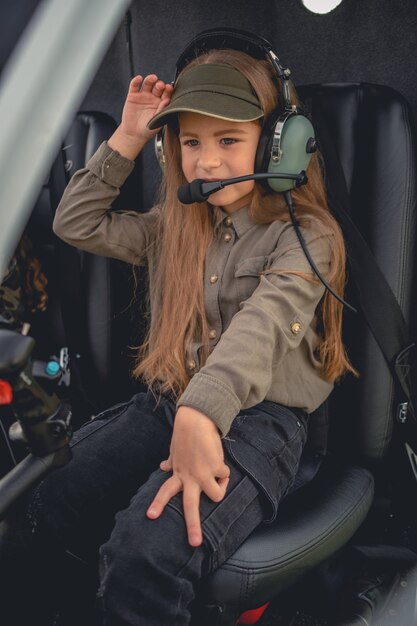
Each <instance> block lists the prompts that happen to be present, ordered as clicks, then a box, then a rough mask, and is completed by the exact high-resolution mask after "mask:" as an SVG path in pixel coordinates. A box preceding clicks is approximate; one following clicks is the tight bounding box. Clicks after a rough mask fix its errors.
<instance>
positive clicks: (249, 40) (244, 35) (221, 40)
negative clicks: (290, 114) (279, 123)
mask: <svg viewBox="0 0 417 626" xmlns="http://www.w3.org/2000/svg"><path fill="white" fill-rule="evenodd" d="M229 48H230V49H232V50H240V51H241V52H246V53H247V54H248V55H249V56H251V57H253V58H255V59H259V60H262V59H264V60H268V61H270V62H271V63H272V65H273V67H274V69H275V71H276V73H277V75H278V78H279V79H280V80H281V82H282V92H283V98H284V108H285V109H293V106H292V104H291V96H290V89H289V84H288V82H289V79H290V76H291V72H290V70H289V69H288V68H286V69H284V68H283V66H282V65H281V63H280V61H279V58H278V56H277V55H276V54H275V53H274V52H273V50H272V45H271V44H270V43H269V41H268V40H267V39H264V37H260V36H258V35H254V34H253V33H249V32H247V31H245V30H239V29H237V28H210V29H208V30H204V31H203V32H201V33H199V34H198V35H197V36H196V37H194V39H192V40H191V41H190V43H189V44H188V45H187V47H186V48H185V50H184V51H183V52H182V53H181V55H180V57H179V59H178V61H177V65H176V74H175V80H176V79H177V77H178V75H179V74H180V73H181V72H182V70H183V69H184V68H185V67H186V66H187V65H188V63H190V61H192V60H193V59H195V58H196V57H198V56H200V55H201V54H204V53H206V52H209V50H213V49H217V50H218V49H229ZM174 82H175V81H174Z"/></svg>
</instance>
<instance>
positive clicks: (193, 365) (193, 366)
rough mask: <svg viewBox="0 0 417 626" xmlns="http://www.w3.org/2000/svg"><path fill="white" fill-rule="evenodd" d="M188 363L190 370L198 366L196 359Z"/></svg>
mask: <svg viewBox="0 0 417 626" xmlns="http://www.w3.org/2000/svg"><path fill="white" fill-rule="evenodd" d="M187 365H188V369H189V370H191V371H194V370H195V368H196V367H197V364H196V362H195V361H193V360H191V361H188V363H187Z"/></svg>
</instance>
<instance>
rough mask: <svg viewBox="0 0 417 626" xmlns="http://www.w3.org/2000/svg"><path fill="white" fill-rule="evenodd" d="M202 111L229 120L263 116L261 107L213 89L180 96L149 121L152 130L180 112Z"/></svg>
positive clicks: (256, 118) (239, 120)
mask: <svg viewBox="0 0 417 626" xmlns="http://www.w3.org/2000/svg"><path fill="white" fill-rule="evenodd" d="M186 112H188V113H200V114H201V115H207V116H209V117H215V118H218V119H221V120H227V121H229V122H253V121H255V120H258V119H260V118H261V117H262V116H263V112H262V110H261V108H260V107H258V106H256V105H254V104H251V103H250V102H247V101H245V100H242V99H240V98H237V97H235V96H231V95H229V94H223V93H214V92H212V91H201V92H196V91H194V92H192V93H188V94H184V95H183V96H179V97H178V98H176V99H175V102H174V103H172V104H169V105H168V106H167V107H166V108H165V109H164V110H163V111H161V112H160V113H158V114H157V115H155V116H154V117H153V118H152V119H151V120H150V121H149V123H148V128H149V129H150V130H156V129H157V128H160V127H161V126H164V124H168V123H169V122H170V120H172V118H173V117H174V116H175V115H177V114H178V113H186Z"/></svg>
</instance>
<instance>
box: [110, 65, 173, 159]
mask: <svg viewBox="0 0 417 626" xmlns="http://www.w3.org/2000/svg"><path fill="white" fill-rule="evenodd" d="M172 91H173V87H172V85H171V84H170V83H165V82H164V81H163V80H159V79H158V76H157V75H156V74H149V75H148V76H146V77H145V78H143V77H142V76H140V75H138V76H135V77H134V78H133V79H132V80H131V82H130V85H129V91H128V94H127V97H126V101H125V104H124V107H123V113H122V121H121V123H120V126H119V127H118V128H117V129H116V131H115V132H114V133H113V135H112V136H111V137H110V139H109V141H108V144H109V146H110V148H112V149H113V150H117V151H118V152H120V154H122V155H123V156H125V157H127V158H129V159H132V160H133V159H135V158H136V157H137V155H138V154H139V152H140V151H141V150H142V148H143V146H144V145H145V144H146V142H147V141H149V139H151V138H152V137H153V136H154V135H155V134H156V133H157V131H156V130H149V129H148V128H147V124H148V122H149V120H150V119H151V118H152V117H153V116H154V115H156V114H157V113H159V112H160V111H162V109H164V108H165V107H166V106H167V105H168V104H169V103H170V101H171V96H172Z"/></svg>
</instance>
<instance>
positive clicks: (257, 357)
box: [178, 229, 332, 436]
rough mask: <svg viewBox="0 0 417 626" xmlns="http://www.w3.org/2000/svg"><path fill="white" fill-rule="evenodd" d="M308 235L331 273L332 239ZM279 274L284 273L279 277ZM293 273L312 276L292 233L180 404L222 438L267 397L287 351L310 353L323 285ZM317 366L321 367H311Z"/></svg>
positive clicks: (318, 259)
mask: <svg viewBox="0 0 417 626" xmlns="http://www.w3.org/2000/svg"><path fill="white" fill-rule="evenodd" d="M291 230H292V229H291ZM304 236H305V238H306V241H307V245H308V249H309V252H310V254H311V256H312V257H313V259H314V260H315V262H316V265H317V266H318V268H319V270H320V271H321V272H322V273H323V274H324V275H326V273H327V272H328V269H329V259H330V247H331V245H332V243H331V238H330V237H329V236H328V235H322V234H320V233H317V232H316V231H313V232H311V233H309V231H306V234H305V235H304ZM277 270H278V271H279V272H281V271H282V272H283V273H276V271H277ZM292 272H305V273H307V274H308V275H309V276H311V277H312V278H313V274H312V270H311V268H310V266H309V264H308V262H307V260H306V258H305V256H304V253H303V251H302V249H301V247H300V244H299V243H298V240H295V239H294V233H293V232H291V231H287V232H286V234H284V236H283V238H282V240H281V241H280V242H279V244H278V246H277V249H276V250H275V251H274V253H273V254H272V255H271V257H270V263H269V266H268V267H267V269H266V271H265V272H264V273H263V274H262V275H261V277H260V281H259V285H258V286H257V288H256V289H255V291H254V292H253V294H252V295H251V296H250V297H249V298H248V299H247V300H245V301H244V302H242V304H241V308H240V310H239V311H238V312H237V313H236V314H235V315H234V316H233V318H232V320H231V323H230V325H229V327H228V328H227V330H226V331H225V332H224V333H223V334H222V336H221V338H220V340H219V342H218V344H217V345H216V346H215V348H214V349H213V351H212V353H211V355H210V356H209V357H208V359H207V361H206V363H205V365H204V366H203V367H202V368H201V369H200V371H199V372H197V373H196V374H195V375H194V376H193V378H192V379H191V381H190V382H189V384H188V386H187V388H186V390H185V391H184V393H183V394H182V396H181V397H180V399H179V401H178V405H179V406H181V405H187V406H192V407H194V408H196V409H198V410H199V411H201V412H202V413H204V414H206V415H208V416H209V417H210V418H211V419H213V421H214V422H215V423H216V424H217V426H218V427H219V429H220V430H221V432H222V434H223V436H225V435H226V434H227V432H228V431H229V429H230V427H231V424H232V421H233V419H234V417H235V416H236V415H237V414H238V412H239V411H240V410H241V408H248V407H250V406H253V405H255V404H257V403H259V402H262V401H263V400H264V399H265V398H266V397H267V395H268V392H269V390H270V388H271V385H272V384H273V381H274V380H275V379H276V378H277V377H276V376H275V374H276V373H277V369H279V368H282V367H287V366H288V365H287V363H286V362H285V356H286V355H287V354H288V352H290V351H295V350H300V351H303V350H304V352H308V351H310V352H311V350H310V348H311V345H310V344H311V342H312V337H313V336H315V333H314V330H313V328H312V325H314V324H313V320H314V319H315V312H316V308H317V305H318V303H319V301H320V299H321V298H322V296H323V293H324V287H323V285H322V284H321V283H320V282H318V280H317V279H314V280H309V279H307V278H304V277H301V276H299V275H296V274H295V273H292ZM306 338H307V339H306ZM303 342H305V345H304V346H303V345H302V344H303ZM292 362H293V363H294V361H292ZM314 367H316V368H317V363H311V368H314ZM297 377H299V373H297ZM278 378H279V377H278ZM293 406H296V405H293Z"/></svg>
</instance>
